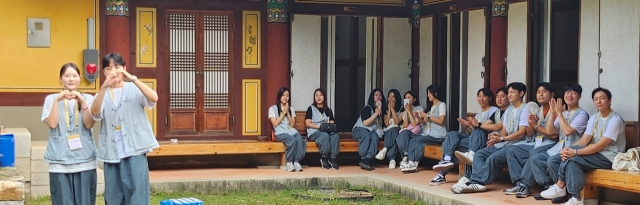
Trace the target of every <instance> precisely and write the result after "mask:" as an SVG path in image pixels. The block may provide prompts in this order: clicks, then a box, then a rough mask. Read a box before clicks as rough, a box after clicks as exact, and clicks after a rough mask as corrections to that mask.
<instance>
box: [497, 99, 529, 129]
mask: <svg viewBox="0 0 640 205" xmlns="http://www.w3.org/2000/svg"><path fill="white" fill-rule="evenodd" d="M520 106H526V105H525V104H524V103H522V104H521V105H520ZM517 112H518V108H516V107H513V109H512V111H511V113H505V115H510V116H509V118H508V119H509V120H513V119H514V118H515V116H517V115H518V113H517ZM529 115H530V113H529V111H527V109H526V108H524V109H522V111H520V120H519V121H518V126H525V127H528V126H529ZM503 119H505V120H502V125H503V126H504V127H508V123H509V122H507V121H506V119H507V117H506V116H504V117H503ZM507 131H508V130H507ZM517 131H518V128H516V132H517ZM507 134H513V133H507Z"/></svg>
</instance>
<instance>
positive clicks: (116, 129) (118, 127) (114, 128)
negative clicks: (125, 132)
mask: <svg viewBox="0 0 640 205" xmlns="http://www.w3.org/2000/svg"><path fill="white" fill-rule="evenodd" d="M120 129H121V127H120V126H113V130H115V131H120Z"/></svg>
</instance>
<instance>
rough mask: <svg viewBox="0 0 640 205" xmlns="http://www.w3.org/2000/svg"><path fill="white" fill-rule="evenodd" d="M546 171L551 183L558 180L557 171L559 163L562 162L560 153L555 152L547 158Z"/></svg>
mask: <svg viewBox="0 0 640 205" xmlns="http://www.w3.org/2000/svg"><path fill="white" fill-rule="evenodd" d="M546 163H547V173H548V174H549V178H551V181H553V182H552V183H556V182H557V181H558V178H559V177H558V172H559V170H560V163H562V157H560V154H556V155H553V156H550V157H549V158H547V162H546Z"/></svg>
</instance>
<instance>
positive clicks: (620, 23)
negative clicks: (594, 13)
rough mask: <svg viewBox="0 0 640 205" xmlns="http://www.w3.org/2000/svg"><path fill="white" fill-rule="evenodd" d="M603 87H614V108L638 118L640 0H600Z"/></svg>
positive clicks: (625, 116) (634, 118)
mask: <svg viewBox="0 0 640 205" xmlns="http://www.w3.org/2000/svg"><path fill="white" fill-rule="evenodd" d="M600 2H601V3H600V51H601V52H602V58H601V59H600V67H601V68H602V69H604V72H603V73H602V74H601V76H600V86H601V87H604V88H607V89H609V90H611V93H612V94H613V98H612V108H613V109H614V110H615V111H617V112H618V113H619V114H620V115H622V118H623V119H625V120H633V121H636V120H638V75H639V73H638V69H639V67H640V65H639V64H640V61H639V59H638V58H639V56H640V1H639V0H606V1H605V0H601V1H600Z"/></svg>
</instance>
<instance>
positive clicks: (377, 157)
mask: <svg viewBox="0 0 640 205" xmlns="http://www.w3.org/2000/svg"><path fill="white" fill-rule="evenodd" d="M386 154H387V148H386V147H385V148H382V150H380V152H378V154H377V155H376V159H378V160H383V159H384V156H385V155H386Z"/></svg>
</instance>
